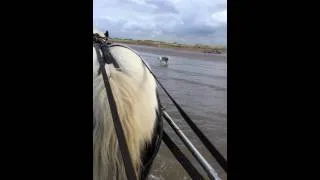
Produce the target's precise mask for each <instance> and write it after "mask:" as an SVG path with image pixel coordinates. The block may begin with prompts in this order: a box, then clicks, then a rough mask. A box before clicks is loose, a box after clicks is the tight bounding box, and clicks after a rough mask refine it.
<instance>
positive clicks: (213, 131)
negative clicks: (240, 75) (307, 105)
mask: <svg viewBox="0 0 320 180" xmlns="http://www.w3.org/2000/svg"><path fill="white" fill-rule="evenodd" d="M129 47H131V48H133V49H134V50H136V51H137V52H138V53H139V55H140V56H141V57H142V58H143V59H144V60H145V61H146V62H147V63H148V64H149V65H150V67H151V69H152V71H153V72H154V73H155V75H156V76H157V77H158V79H159V81H160V82H161V83H162V84H163V86H164V87H165V88H166V89H167V91H168V92H169V93H170V94H171V96H172V97H173V98H174V99H175V100H176V101H177V103H178V104H180V105H181V107H182V108H183V109H184V110H185V112H186V113H187V114H188V115H189V116H190V118H191V119H192V120H193V121H194V122H195V123H196V125H197V126H198V127H199V128H200V129H201V130H202V131H203V133H204V134H205V135H206V136H207V137H208V139H209V140H210V141H211V142H212V143H213V145H214V146H215V147H216V148H217V149H218V150H219V152H221V154H222V155H223V156H224V157H225V158H227V56H226V55H212V54H204V53H194V52H181V51H175V50H171V49H160V48H154V47H145V46H136V45H129ZM159 56H169V62H168V66H162V65H161V64H160V61H159V60H158V59H157V58H158V57H159ZM159 93H160V99H161V101H162V104H163V105H164V106H165V107H166V111H167V112H168V113H169V114H170V116H171V117H172V118H173V119H174V120H175V122H176V123H177V125H178V126H179V127H180V128H181V129H182V131H183V132H184V133H185V134H186V136H187V137H188V138H189V139H190V140H191V141H192V143H193V144H194V145H195V146H196V148H197V149H198V150H199V151H200V153H201V154H202V155H203V156H204V157H205V158H206V159H207V160H208V162H209V163H210V164H211V165H212V166H213V168H214V169H215V170H216V171H217V173H218V175H219V177H220V178H221V179H223V180H225V179H227V176H226V174H225V173H224V171H223V170H222V169H221V168H220V166H219V165H218V164H217V162H216V161H215V159H214V158H213V157H212V156H211V155H210V154H209V153H208V152H207V150H206V149H205V147H204V146H203V145H202V143H201V141H200V140H199V139H198V137H197V136H196V135H195V134H194V133H193V131H192V130H191V128H190V127H189V126H188V124H187V123H186V122H184V120H183V119H182V117H181V116H180V114H179V113H178V111H177V109H176V108H175V106H174V105H173V104H172V103H171V101H170V100H169V99H168V97H167V96H166V95H165V93H164V92H163V91H162V90H161V91H160V92H159ZM164 128H165V129H166V131H167V132H168V135H169V136H170V137H171V138H172V139H173V140H174V141H175V142H176V143H177V145H178V146H179V148H180V149H181V150H182V151H183V152H184V153H185V154H186V155H187V157H189V159H190V160H191V162H192V163H193V164H194V165H195V167H196V168H197V169H198V170H199V171H200V172H201V173H203V175H204V176H205V177H206V174H205V173H204V171H203V170H202V168H201V166H200V165H199V163H197V161H196V160H195V158H194V157H193V156H192V155H191V153H189V151H188V150H187V148H186V147H185V146H184V145H183V143H182V141H181V140H180V139H179V137H178V136H177V135H176V134H175V133H174V131H173V130H172V129H171V128H170V126H169V125H168V124H167V122H164ZM149 179H153V180H158V179H159V180H160V179H161V180H162V179H168V180H170V179H172V180H180V179H192V178H191V177H189V175H188V174H187V173H186V171H185V170H184V169H183V167H182V166H181V165H180V164H179V162H178V161H177V160H176V159H175V158H174V156H173V155H172V154H171V152H170V151H169V149H168V148H167V147H166V145H165V144H164V143H162V146H161V149H160V152H159V154H158V155H157V158H156V159H155V161H154V164H153V168H152V171H151V175H150V176H149Z"/></svg>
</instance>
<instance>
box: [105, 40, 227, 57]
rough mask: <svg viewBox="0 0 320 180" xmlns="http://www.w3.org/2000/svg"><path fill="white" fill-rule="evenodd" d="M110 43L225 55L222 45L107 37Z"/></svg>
mask: <svg viewBox="0 0 320 180" xmlns="http://www.w3.org/2000/svg"><path fill="white" fill-rule="evenodd" d="M109 41H110V42H112V43H121V44H127V45H135V46H144V47H153V48H159V49H171V50H175V51H181V52H197V53H201V54H212V55H222V56H223V55H227V52H226V48H224V47H222V46H215V47H213V46H208V45H201V44H196V45H185V44H178V43H167V42H161V41H152V40H131V39H119V38H113V39H111V38H110V39H109Z"/></svg>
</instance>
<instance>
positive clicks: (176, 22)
mask: <svg viewBox="0 0 320 180" xmlns="http://www.w3.org/2000/svg"><path fill="white" fill-rule="evenodd" d="M94 26H96V27H97V28H99V29H101V30H102V31H104V30H106V29H108V30H109V32H110V35H111V36H114V37H127V38H137V39H155V40H166V41H177V42H183V43H204V44H216V43H219V44H220V43H222V44H226V41H227V2H226V0H196V1H192V0H95V2H94Z"/></svg>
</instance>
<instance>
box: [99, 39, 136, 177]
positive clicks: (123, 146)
mask: <svg viewBox="0 0 320 180" xmlns="http://www.w3.org/2000/svg"><path fill="white" fill-rule="evenodd" d="M98 44H99V45H100V48H103V49H102V52H103V54H104V56H103V57H104V58H110V57H111V58H113V57H112V55H111V54H110V51H109V46H108V45H107V44H106V43H105V42H100V43H98ZM97 53H99V54H97V57H98V61H99V64H100V71H101V73H102V77H103V81H104V85H105V89H106V91H107V97H108V101H109V104H110V110H111V115H112V119H113V124H114V127H115V130H116V134H117V138H118V143H119V147H120V151H121V155H122V160H123V163H124V166H125V171H126V175H127V179H129V180H137V176H136V173H135V170H134V168H133V164H132V160H131V157H130V154H129V149H128V144H127V142H126V139H125V136H124V132H123V129H122V126H121V123H120V118H119V115H118V110H117V105H116V102H115V100H114V98H113V94H112V90H111V86H110V83H109V78H108V75H107V72H106V69H105V62H104V61H103V58H101V55H100V51H98V50H97ZM106 55H107V56H106ZM109 60H110V59H109ZM112 60H114V59H112ZM112 60H111V61H112ZM114 62H115V61H114ZM115 66H116V65H115Z"/></svg>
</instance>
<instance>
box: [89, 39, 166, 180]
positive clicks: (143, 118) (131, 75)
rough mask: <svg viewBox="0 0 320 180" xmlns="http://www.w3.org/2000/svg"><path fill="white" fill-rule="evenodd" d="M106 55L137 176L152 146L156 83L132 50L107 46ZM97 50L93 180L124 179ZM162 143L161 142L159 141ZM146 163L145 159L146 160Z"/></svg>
mask: <svg viewBox="0 0 320 180" xmlns="http://www.w3.org/2000/svg"><path fill="white" fill-rule="evenodd" d="M109 52H110V54H111V55H112V57H113V58H114V60H115V61H116V62H117V64H118V66H119V67H118V68H117V67H116V66H115V65H114V64H112V63H110V64H106V65H105V67H104V68H105V69H106V72H107V74H108V80H109V83H110V86H111V89H112V93H113V97H114V99H115V101H116V105H117V109H118V114H119V118H120V121H121V125H122V128H123V130H124V134H125V137H126V142H127V145H128V149H129V152H130V155H131V160H132V162H133V165H134V168H135V170H136V174H137V176H140V174H139V173H140V172H141V168H143V165H144V163H145V161H146V160H145V158H143V152H144V151H145V150H146V147H147V146H148V145H149V146H150V145H151V144H152V141H153V140H154V137H155V127H156V122H157V119H159V116H158V111H159V101H158V98H157V94H156V82H155V79H154V77H153V76H152V74H151V73H150V72H149V70H148V69H147V68H146V66H145V64H144V63H143V60H142V58H141V57H139V56H138V55H137V53H136V52H134V51H133V50H131V49H129V48H127V47H125V46H121V45H110V47H109ZM98 53H100V54H102V52H101V50H100V49H98V50H97V49H96V48H94V49H93V121H94V123H93V124H94V128H93V151H94V152H93V161H94V165H93V170H94V180H104V179H113V178H114V177H118V178H119V179H125V176H126V173H125V169H124V165H123V160H122V157H121V154H120V150H119V145H118V140H117V136H116V134H115V130H114V125H113V120H112V116H111V112H110V107H109V103H108V98H107V94H106V90H105V86H104V83H103V78H102V75H101V71H100V70H99V69H100V65H99V62H98V55H99V54H98ZM160 141H161V140H160ZM147 159H148V158H147Z"/></svg>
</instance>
